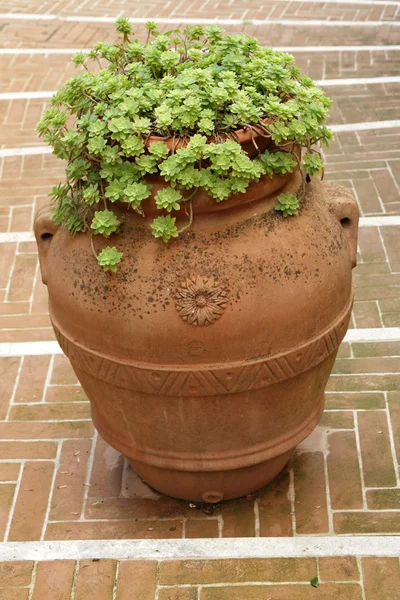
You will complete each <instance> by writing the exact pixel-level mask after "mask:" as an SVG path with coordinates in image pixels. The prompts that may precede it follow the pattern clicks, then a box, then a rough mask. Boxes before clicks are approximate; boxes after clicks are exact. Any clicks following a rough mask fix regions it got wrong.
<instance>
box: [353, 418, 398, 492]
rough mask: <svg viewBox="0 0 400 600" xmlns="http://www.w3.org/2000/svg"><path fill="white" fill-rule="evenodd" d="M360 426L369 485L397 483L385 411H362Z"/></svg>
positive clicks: (365, 471)
mask: <svg viewBox="0 0 400 600" xmlns="http://www.w3.org/2000/svg"><path fill="white" fill-rule="evenodd" d="M358 428H359V432H360V445H361V454H362V460H363V470H364V481H365V485H366V486H367V487H386V486H387V487H390V486H395V485H396V475H395V470H394V465H393V457H392V452H391V448H390V441H389V433H388V426H387V419H386V413H385V412H383V411H382V412H380V411H379V412H372V411H371V412H360V413H359V414H358Z"/></svg>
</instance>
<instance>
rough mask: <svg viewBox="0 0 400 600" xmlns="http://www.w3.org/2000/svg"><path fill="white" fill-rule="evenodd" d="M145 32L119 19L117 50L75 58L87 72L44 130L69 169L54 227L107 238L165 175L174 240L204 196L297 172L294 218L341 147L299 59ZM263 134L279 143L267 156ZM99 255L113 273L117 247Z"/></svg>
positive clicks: (187, 35)
mask: <svg viewBox="0 0 400 600" xmlns="http://www.w3.org/2000/svg"><path fill="white" fill-rule="evenodd" d="M146 27H147V30H148V35H147V40H146V42H145V43H141V42H140V41H139V40H138V39H137V38H135V37H134V34H133V32H132V27H131V24H130V23H129V21H128V20H127V19H125V18H123V17H120V18H119V19H118V20H117V22H116V28H117V31H118V33H120V34H121V36H122V39H121V40H120V41H119V42H118V43H116V44H108V43H103V42H100V43H98V44H97V45H96V46H95V47H94V49H93V50H91V51H90V52H89V53H87V54H86V53H84V52H78V53H77V54H75V55H74V57H73V59H72V60H73V62H74V64H75V65H76V66H79V67H83V69H84V72H81V73H79V74H76V75H74V76H73V77H71V79H70V80H69V81H68V82H67V83H66V84H65V86H64V87H63V88H61V89H60V90H59V91H58V92H57V93H56V94H55V95H54V96H53V98H52V99H51V107H50V108H49V109H48V110H46V111H45V112H44V114H43V117H42V119H41V120H40V122H39V123H38V125H37V131H38V133H39V135H40V136H41V137H43V138H44V140H45V141H46V142H47V143H48V144H50V145H51V146H52V148H53V152H54V154H55V155H56V156H58V157H59V158H61V159H63V160H65V161H67V163H68V164H67V168H66V180H65V182H63V183H60V184H59V185H57V186H55V187H54V188H53V190H52V192H51V194H50V196H51V197H52V199H53V200H54V203H55V205H54V209H53V219H54V220H55V222H56V223H58V224H60V225H63V226H64V227H66V228H67V229H68V230H69V231H70V232H71V233H72V234H76V233H77V232H81V231H91V232H92V235H102V236H104V237H106V238H108V237H109V236H110V235H112V234H114V233H117V231H118V230H119V228H120V226H123V224H122V225H121V223H120V221H119V219H118V218H117V214H116V213H114V210H113V208H112V205H113V204H114V203H116V202H118V203H123V204H125V205H126V206H127V207H130V208H131V209H133V210H135V211H137V212H138V213H140V214H143V209H142V202H143V201H144V200H146V198H148V197H149V196H150V195H151V194H152V183H151V177H149V176H151V175H153V174H158V175H161V176H162V177H163V178H164V179H165V181H166V182H167V184H168V185H167V186H166V187H165V188H164V189H162V190H160V191H158V192H157V194H156V195H155V202H156V205H157V208H158V209H159V210H160V216H159V217H156V218H155V219H154V221H153V223H152V225H151V229H152V233H153V235H154V236H155V237H156V238H161V239H162V240H163V241H164V242H168V241H169V240H170V239H171V238H174V237H176V236H177V235H179V233H181V232H182V231H183V230H184V229H186V228H187V226H188V225H190V224H191V222H192V215H193V213H192V202H195V201H196V193H197V191H198V190H204V191H206V192H207V193H208V194H209V195H210V196H212V197H213V198H214V199H215V200H216V202H221V201H224V200H226V199H227V198H229V197H230V196H231V195H232V194H238V193H245V192H246V189H247V187H248V185H249V184H250V183H251V182H253V181H257V180H259V179H260V177H262V176H269V177H273V176H274V175H275V174H279V175H285V174H286V173H290V172H292V171H293V170H295V169H299V172H300V173H301V175H302V180H303V185H302V188H301V190H300V192H299V193H298V194H297V197H295V196H293V195H292V194H287V193H285V194H281V195H280V196H279V197H278V203H277V204H276V206H275V209H276V210H277V211H281V213H282V215H283V216H284V217H287V216H289V215H295V214H297V211H298V207H299V204H301V201H302V198H303V197H304V194H305V187H306V181H307V180H308V179H309V177H311V176H313V175H315V174H318V173H322V174H323V161H322V158H321V154H320V151H319V149H318V146H320V145H321V144H325V145H328V143H329V141H330V140H331V139H332V133H331V131H330V130H329V129H328V128H327V127H326V125H325V121H326V117H327V113H328V110H329V107H330V104H331V102H330V100H329V99H328V98H326V96H325V95H324V93H323V91H322V90H321V89H320V88H318V87H317V86H316V85H315V84H314V82H313V81H312V80H311V79H309V78H308V77H304V76H302V74H301V73H300V71H299V69H298V68H297V67H296V66H295V64H294V58H293V56H291V55H290V54H287V53H284V52H278V51H275V50H273V49H272V48H269V47H264V46H261V45H260V44H259V43H258V41H257V40H256V39H254V38H253V37H251V36H249V35H245V34H237V35H225V33H224V31H223V30H222V29H221V28H220V27H219V26H218V25H209V26H207V27H204V28H203V27H200V26H190V27H186V29H185V30H184V31H180V30H178V29H174V30H172V31H168V32H166V33H161V32H160V31H159V30H158V28H157V25H156V24H155V23H154V22H148V23H147V24H146ZM91 61H94V63H95V64H96V65H97V67H96V69H94V70H93V72H91V71H90V69H89V66H88V65H89V63H90V62H91ZM239 129H247V130H248V131H250V132H251V136H252V141H253V144H254V147H255V156H253V157H250V156H249V155H248V154H247V153H246V152H245V151H244V150H243V148H242V147H241V145H240V143H239V142H238V137H237V134H236V131H237V130H239ZM256 135H257V136H259V137H260V136H261V137H264V138H267V139H268V140H271V142H272V146H271V145H270V146H269V149H267V150H265V151H260V150H259V148H258V146H257V143H256V139H255V136H256ZM154 137H158V138H161V140H154ZM259 137H258V139H259ZM167 140H169V143H168V144H167ZM298 148H301V149H302V153H301V157H300V155H299V152H298V151H297V152H295V149H297V150H298ZM186 205H190V206H189V208H190V211H189V212H188V211H187V210H186V211H185V212H186V213H187V214H189V215H190V218H189V224H188V225H186V226H185V227H183V228H181V229H180V230H178V228H177V226H176V224H175V219H176V217H174V216H173V213H174V211H178V210H180V208H181V207H184V208H185V206H186ZM92 242H93V240H92ZM92 248H93V251H94V254H95V255H96V258H97V260H98V262H99V264H100V265H101V266H103V268H104V269H105V270H109V271H116V269H117V264H118V263H119V261H120V260H121V258H122V253H121V252H118V250H117V248H115V247H108V248H105V249H104V250H103V251H102V252H101V253H100V254H99V255H97V254H96V252H95V250H94V244H93V243H92Z"/></svg>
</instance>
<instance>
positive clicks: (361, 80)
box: [49, 75, 400, 93]
mask: <svg viewBox="0 0 400 600" xmlns="http://www.w3.org/2000/svg"><path fill="white" fill-rule="evenodd" d="M399 81H400V76H399V75H393V76H387V77H358V78H357V77H354V78H350V77H349V78H348V79H319V80H318V81H316V84H317V85H322V86H323V87H328V86H329V87H334V86H339V85H369V84H377V83H399ZM49 93H50V92H49Z"/></svg>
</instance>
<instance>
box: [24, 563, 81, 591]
mask: <svg viewBox="0 0 400 600" xmlns="http://www.w3.org/2000/svg"><path fill="white" fill-rule="evenodd" d="M74 568H75V562H74V561H73V560H57V561H56V562H54V561H44V562H40V563H39V564H38V566H37V570H36V579H35V590H34V592H33V596H32V600H70V597H71V589H72V580H73V576H74Z"/></svg>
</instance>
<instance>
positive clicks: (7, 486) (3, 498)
mask: <svg viewBox="0 0 400 600" xmlns="http://www.w3.org/2000/svg"><path fill="white" fill-rule="evenodd" d="M14 491H15V485H14V484H13V483H3V484H2V485H0V540H3V536H4V534H5V531H6V527H7V522H8V517H9V514H10V510H11V506H12V503H13V498H14Z"/></svg>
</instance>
